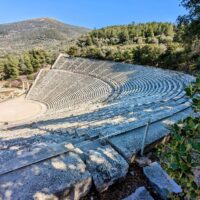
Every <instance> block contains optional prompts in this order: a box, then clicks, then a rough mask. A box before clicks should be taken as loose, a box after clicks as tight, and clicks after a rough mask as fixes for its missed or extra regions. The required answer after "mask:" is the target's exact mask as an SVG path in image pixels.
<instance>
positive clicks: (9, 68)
mask: <svg viewBox="0 0 200 200" xmlns="http://www.w3.org/2000/svg"><path fill="white" fill-rule="evenodd" d="M18 76H19V69H18V60H17V59H16V58H15V57H14V56H11V55H8V56H7V61H6V63H5V64H4V78H5V79H9V78H12V79H15V78H18Z"/></svg>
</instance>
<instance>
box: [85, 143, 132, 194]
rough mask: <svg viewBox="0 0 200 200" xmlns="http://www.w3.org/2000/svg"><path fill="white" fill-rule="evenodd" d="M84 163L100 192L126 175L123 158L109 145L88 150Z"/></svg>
mask: <svg viewBox="0 0 200 200" xmlns="http://www.w3.org/2000/svg"><path fill="white" fill-rule="evenodd" d="M86 164H87V167H88V170H89V171H90V173H91V175H92V178H93V181H94V184H95V186H96V188H97V190H98V191H100V192H102V191H104V190H106V189H107V188H108V187H109V186H110V185H112V184H113V183H114V182H115V181H116V180H117V179H119V178H122V177H124V176H126V174H127V172H128V167H129V166H128V163H127V162H126V161H125V160H124V158H123V157H122V156H121V155H120V154H118V152H116V151H115V150H114V149H113V148H112V147H110V146H105V147H101V148H97V150H91V151H89V153H88V158H87V160H86Z"/></svg>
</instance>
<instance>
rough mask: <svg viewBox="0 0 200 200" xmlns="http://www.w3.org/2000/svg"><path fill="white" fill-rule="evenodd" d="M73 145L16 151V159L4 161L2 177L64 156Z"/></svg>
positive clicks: (44, 146)
mask: <svg viewBox="0 0 200 200" xmlns="http://www.w3.org/2000/svg"><path fill="white" fill-rule="evenodd" d="M72 148H73V145H72V144H71V143H68V142H64V143H61V144H41V145H37V146H36V147H35V148H34V147H33V148H32V149H31V151H30V150H29V151H22V150H19V151H17V150H16V151H15V152H13V153H15V155H16V156H15V157H14V158H13V159H10V160H8V161H2V163H1V167H0V176H1V175H3V174H8V173H10V172H12V171H15V170H17V169H21V168H24V167H28V166H30V165H32V164H34V163H39V162H41V161H45V160H48V159H50V158H52V157H55V156H58V155H62V154H64V153H67V152H69V151H71V149H72Z"/></svg>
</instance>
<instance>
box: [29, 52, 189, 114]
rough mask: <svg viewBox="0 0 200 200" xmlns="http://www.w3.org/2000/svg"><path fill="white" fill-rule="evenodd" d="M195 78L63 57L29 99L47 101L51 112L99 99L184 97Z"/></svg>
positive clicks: (147, 100) (148, 100)
mask: <svg viewBox="0 0 200 200" xmlns="http://www.w3.org/2000/svg"><path fill="white" fill-rule="evenodd" d="M191 80H192V77H190V76H188V75H185V74H181V73H176V72H172V71H168V70H161V69H156V68H151V67H142V66H137V65H130V64H123V63H116V62H110V61H99V60H92V59H86V58H70V57H65V56H60V57H59V59H58V60H57V61H56V63H55V64H54V66H53V68H52V69H51V70H42V71H41V72H40V75H39V78H38V79H37V81H36V83H35V85H34V87H33V88H32V89H31V91H30V92H29V94H28V96H27V98H28V99H33V100H37V101H40V102H43V103H45V104H46V105H47V107H48V111H47V112H49V113H51V112H56V111H62V110H65V109H68V108H70V107H74V106H76V105H81V104H82V105H84V103H97V102H103V101H107V102H113V100H115V101H117V102H123V103H126V102H129V103H130V101H127V99H129V100H131V103H132V104H133V105H142V104H145V103H152V102H159V101H168V100H170V99H173V98H176V97H177V98H178V97H179V96H181V95H182V96H184V92H183V88H184V87H185V85H187V84H188V83H189V82H190V81H191Z"/></svg>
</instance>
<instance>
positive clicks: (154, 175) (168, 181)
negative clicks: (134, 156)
mask: <svg viewBox="0 0 200 200" xmlns="http://www.w3.org/2000/svg"><path fill="white" fill-rule="evenodd" d="M143 172H144V174H145V176H146V177H147V178H148V180H149V181H150V183H151V185H152V186H153V187H154V189H155V190H156V191H157V192H158V194H159V195H160V196H161V198H162V199H168V197H169V195H170V194H173V193H175V194H178V193H181V192H182V189H181V187H180V186H179V185H178V184H177V183H176V182H175V181H174V180H173V179H172V178H170V177H169V175H168V174H167V173H166V172H165V171H164V170H163V169H162V167H161V166H160V165H159V164H158V163H157V162H154V163H152V164H151V165H150V166H147V167H144V168H143Z"/></svg>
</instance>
